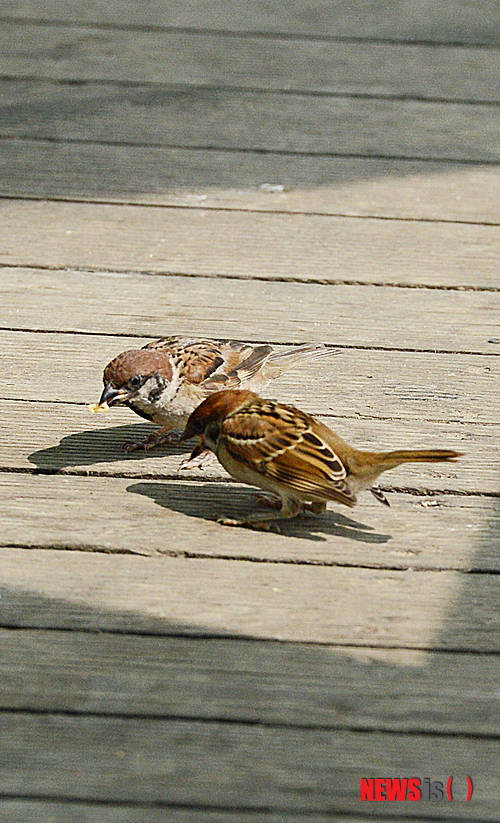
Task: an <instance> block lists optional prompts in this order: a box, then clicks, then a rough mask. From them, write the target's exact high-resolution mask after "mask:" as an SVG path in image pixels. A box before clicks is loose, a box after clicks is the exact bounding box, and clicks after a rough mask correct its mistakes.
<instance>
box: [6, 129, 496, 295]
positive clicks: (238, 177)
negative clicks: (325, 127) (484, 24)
mask: <svg viewBox="0 0 500 823" xmlns="http://www.w3.org/2000/svg"><path fill="white" fill-rule="evenodd" d="M0 164H1V166H2V169H3V173H2V176H1V178H0V194H1V195H2V196H4V197H9V196H10V197H19V196H23V197H36V198H42V199H44V198H45V199H49V200H50V199H53V198H68V199H75V200H90V201H97V202H98V201H116V202H121V203H142V204H150V205H172V206H189V207H190V208H197V207H199V208H203V209H208V208H210V209H221V208H224V209H244V210H254V211H256V210H258V211H270V212H273V211H278V212H299V213H315V214H325V215H326V214H331V215H352V216H364V217H395V218H402V219H408V220H439V221H444V220H448V221H472V222H478V223H487V224H491V223H496V224H499V223H500V204H499V199H498V189H499V186H500V169H499V168H497V167H496V166H488V167H485V166H464V165H460V164H456V163H448V162H442V163H433V162H423V161H413V160H383V159H378V158H369V157H366V158H361V157H359V158H356V157H298V156H290V155H286V154H281V155H280V154H272V153H265V154H260V153H256V152H252V151H249V152H227V151H222V150H220V151H205V150H203V149H194V150H188V149H169V148H154V147H148V146H140V147H138V146H113V145H103V144H99V143H95V144H92V143H89V144H80V143H71V142H65V141H56V142H52V141H46V142H44V141H37V140H29V139H16V138H13V139H9V138H6V139H4V140H2V141H0ZM273 187H274V189H273ZM380 228H381V227H380ZM365 231H367V229H366V228H365ZM346 239H347V240H348V237H347V238H346ZM293 240H294V235H293V234H292V235H290V236H289V241H293ZM450 266H452V261H450ZM430 268H431V261H427V265H426V271H427V270H429V269H430ZM481 268H482V263H481V262H480V261H479V260H476V261H475V262H474V282H478V283H481V282H483V283H484V282H486V281H485V280H484V279H483V278H482V277H481ZM453 273H454V277H455V278H457V271H456V267H455V268H453Z"/></svg>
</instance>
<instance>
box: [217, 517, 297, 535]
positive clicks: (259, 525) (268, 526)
mask: <svg viewBox="0 0 500 823" xmlns="http://www.w3.org/2000/svg"><path fill="white" fill-rule="evenodd" d="M217 523H220V525H221V526H242V527H243V528H245V529H253V530H254V531H258V532H274V533H275V534H281V530H280V527H279V526H278V524H277V523H275V522H274V521H273V520H251V519H249V520H236V519H235V518H233V517H218V518H217Z"/></svg>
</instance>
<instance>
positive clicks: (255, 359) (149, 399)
mask: <svg viewBox="0 0 500 823" xmlns="http://www.w3.org/2000/svg"><path fill="white" fill-rule="evenodd" d="M338 353H339V350H338V349H333V348H330V347H328V346H325V345H324V344H323V343H306V344H304V345H302V346H293V347H292V348H289V349H285V350H284V351H278V352H276V351H274V350H273V347H272V346H270V345H267V344H264V345H257V344H254V343H241V342H238V341H237V340H209V339H204V338H192V337H164V338H162V339H161V340H155V341H154V342H153V343H148V344H147V345H146V346H144V347H143V348H142V349H130V350H129V351H124V352H122V353H121V354H119V355H118V357H115V358H114V360H112V361H111V362H110V363H108V365H107V366H106V368H105V369H104V375H103V382H104V390H103V392H102V394H101V397H100V400H99V403H93V404H92V405H91V406H90V407H89V408H90V409H91V410H92V411H94V412H98V411H107V410H108V407H109V406H118V405H126V406H128V407H129V408H130V409H132V411H134V412H135V413H136V414H138V415H140V416H141V417H144V418H146V420H151V421H152V422H153V423H157V424H158V425H159V426H161V427H162V428H161V429H159V430H158V431H155V432H153V434H151V435H150V436H149V437H148V438H146V440H144V441H142V442H141V443H127V444H126V445H125V449H126V450H127V451H133V450H135V449H146V450H148V449H152V448H153V447H154V446H157V445H160V444H161V443H168V442H175V441H176V440H178V438H179V434H180V432H181V431H182V429H183V428H184V426H185V424H186V421H187V419H188V417H189V415H190V414H191V412H192V411H193V409H195V408H196V407H197V406H198V405H199V404H200V403H201V402H202V400H204V399H205V398H206V397H208V396H209V395H210V394H213V393H214V392H218V391H221V390H222V389H238V388H240V387H241V386H244V387H248V388H250V389H256V390H258V391H260V390H261V389H263V388H264V386H266V385H267V384H268V383H269V381H270V380H274V379H275V378H276V377H279V376H280V375H281V374H283V372H284V371H285V369H288V368H290V366H294V365H296V364H298V363H301V362H302V361H303V360H306V359H310V358H317V357H324V356H329V355H332V354H338ZM175 429H177V430H180V431H177V432H176V431H175Z"/></svg>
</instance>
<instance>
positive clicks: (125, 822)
mask: <svg viewBox="0 0 500 823" xmlns="http://www.w3.org/2000/svg"><path fill="white" fill-rule="evenodd" d="M0 814H1V817H2V821H3V823H26V821H27V820H29V821H30V823H68V820H71V823H96V821H99V823H290V821H291V819H293V821H297V823H301V821H304V823H307V821H310V820H311V816H310V815H307V814H306V816H305V817H304V816H303V815H301V814H300V812H299V813H295V812H294V813H292V812H285V813H284V814H280V813H279V812H276V813H273V812H269V813H266V812H261V811H258V812H241V811H238V810H237V809H231V810H229V811H228V810H224V809H217V810H215V811H207V810H206V809H202V808H187V809H181V808H162V809H161V808H158V807H155V806H150V805H142V804H141V803H134V805H130V804H128V803H127V804H122V803H113V804H112V805H110V804H102V803H93V802H92V801H80V802H78V801H76V802H64V801H57V800H52V799H47V800H6V799H3V798H0ZM291 814H293V818H291ZM334 819H335V821H336V823H362V821H363V820H364V819H365V818H363V817H360V816H359V815H356V816H355V817H352V816H351V815H344V814H339V815H337V814H336V815H335V818H334ZM331 820H332V817H331V815H329V814H327V816H326V817H324V816H323V815H322V814H315V815H314V823H331ZM379 820H380V821H382V823H383V820H384V818H383V817H380V818H379ZM412 823H427V821H426V820H422V819H420V820H417V818H416V817H412Z"/></svg>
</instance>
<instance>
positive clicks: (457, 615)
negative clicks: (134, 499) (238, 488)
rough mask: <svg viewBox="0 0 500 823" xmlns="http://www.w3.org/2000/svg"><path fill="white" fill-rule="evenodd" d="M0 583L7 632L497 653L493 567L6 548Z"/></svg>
mask: <svg viewBox="0 0 500 823" xmlns="http://www.w3.org/2000/svg"><path fill="white" fill-rule="evenodd" d="M58 480H60V478H58ZM66 480H67V481H68V483H67V485H69V484H70V483H71V482H72V481H73V480H74V479H73V478H66ZM214 528H215V525H214ZM204 533H205V530H204V531H203V534H204ZM232 534H233V533H232V532H230V533H229V535H228V537H227V538H225V540H227V541H228V542H229V541H231V540H232V539H233V538H232ZM251 536H252V535H251ZM202 539H203V537H202V535H201V536H200V541H201V540H202ZM234 539H237V538H236V537H235V538H234ZM243 539H245V535H243ZM277 539H283V538H280V536H279V535H278V536H277ZM165 542H168V530H166V531H165ZM254 545H255V541H254ZM0 585H1V594H2V599H1V601H0V625H2V626H3V627H5V628H9V627H10V628H19V627H24V628H39V629H41V628H58V629H71V630H79V631H82V630H83V631H103V630H106V631H115V632H119V633H147V634H155V635H175V636H178V635H183V636H201V637H207V636H214V635H215V636H225V637H233V638H234V637H247V638H254V639H257V638H260V639H269V640H280V641H294V642H297V641H298V642H306V643H321V644H324V643H327V644H341V645H348V646H355V647H360V646H363V647H369V648H372V647H375V648H377V647H378V648H386V647H394V646H395V647H397V648H400V647H403V648H409V649H415V648H419V649H448V650H458V651H474V652H489V653H498V651H499V650H500V613H499V607H498V603H499V594H500V592H499V587H500V582H499V580H498V575H497V574H463V573H461V572H456V571H447V570H443V571H439V572H436V571H434V570H429V571H425V570H424V571H414V572H411V571H398V570H392V569H366V568H343V567H331V566H330V567H327V566H314V565H313V566H308V565H294V564H286V563H278V564H277V563H256V562H249V561H245V560H239V561H238V560H223V559H215V558H187V557H165V556H163V557H161V556H156V557H138V556H135V557H134V556H125V555H115V556H113V555H105V554H97V553H90V552H78V551H64V550H58V549H43V548H40V549H38V550H36V551H30V550H26V549H17V548H11V549H9V548H7V547H6V548H4V549H2V551H1V553H0Z"/></svg>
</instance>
